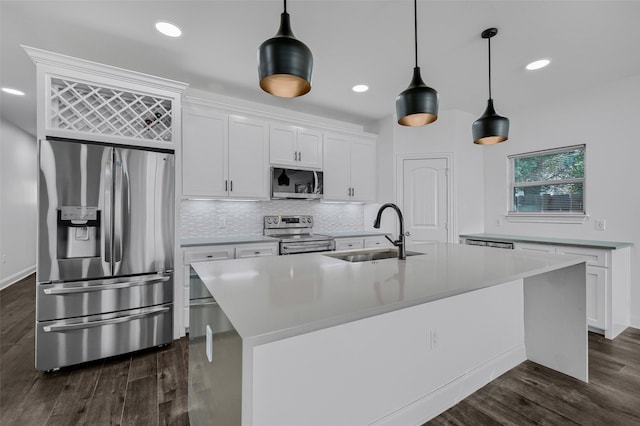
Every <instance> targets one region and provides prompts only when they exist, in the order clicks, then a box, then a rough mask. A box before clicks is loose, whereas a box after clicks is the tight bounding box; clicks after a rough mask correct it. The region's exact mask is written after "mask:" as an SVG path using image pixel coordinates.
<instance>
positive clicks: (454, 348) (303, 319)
mask: <svg viewBox="0 0 640 426" xmlns="http://www.w3.org/2000/svg"><path fill="white" fill-rule="evenodd" d="M421 251H423V252H424V253H423V254H420V255H414V256H409V257H407V259H406V260H404V261H399V260H398V259H395V258H391V259H384V260H377V261H368V262H360V263H352V262H347V261H344V260H341V259H338V258H335V257H331V256H330V255H325V254H304V255H295V256H277V257H269V258H255V259H241V260H230V261H219V262H201V263H199V264H197V265H194V266H193V268H194V270H195V272H196V273H197V276H198V277H199V280H198V281H199V282H200V284H201V285H204V286H205V287H206V289H207V290H208V292H209V293H210V294H211V295H212V296H213V297H214V298H215V299H216V301H217V303H218V304H219V307H220V308H221V312H223V313H224V315H223V316H224V317H225V318H224V319H220V318H219V314H215V315H210V316H208V317H207V316H204V317H203V318H205V321H204V323H202V324H201V325H200V326H197V327H196V328H197V329H198V331H197V332H195V333H193V332H194V331H195V330H192V334H193V336H190V368H189V386H190V388H189V411H190V413H189V414H190V420H191V422H192V424H195V425H197V424H207V423H208V424H211V422H212V421H214V424H215V420H217V419H218V420H219V421H220V422H223V423H220V424H242V425H274V424H277V425H299V424H305V425H313V424H318V425H327V424H332V425H343V424H344V425H359V424H377V425H383V424H389V425H392V424H393V425H397V424H421V423H422V422H424V421H426V420H428V419H430V418H432V417H434V416H435V415H437V414H439V413H440V412H442V411H444V410H446V409H447V408H449V407H450V406H452V405H454V404H455V403H457V402H458V401H459V400H461V399H463V398H464V397H466V396H467V395H469V394H470V393H472V392H474V391H475V390H477V389H479V388H480V387H482V386H483V385H484V384H486V383H488V382H489V381H491V380H493V379H494V378H496V377H497V376H499V375H500V374H502V373H504V372H505V371H507V370H509V369H511V368H513V367H514V366H516V365H517V364H519V363H520V362H522V361H524V360H525V359H530V360H532V361H534V362H537V363H540V364H542V365H545V366H547V367H550V368H553V369H555V370H558V371H561V372H563V373H565V374H568V375H570V376H573V377H576V378H578V379H580V380H584V381H587V379H588V376H587V326H586V293H585V263H584V259H580V258H572V257H569V256H555V255H547V254H527V253H520V252H515V251H509V250H500V249H494V248H486V247H473V246H464V245H457V244H433V245H425V246H422V247H421ZM227 319H228V321H229V323H230V324H231V325H232V327H233V328H231V327H224V328H222V329H219V330H216V327H217V325H216V323H218V324H219V323H221V322H225V321H227ZM207 321H208V322H207ZM194 326H195V324H194ZM192 352H193V353H192Z"/></svg>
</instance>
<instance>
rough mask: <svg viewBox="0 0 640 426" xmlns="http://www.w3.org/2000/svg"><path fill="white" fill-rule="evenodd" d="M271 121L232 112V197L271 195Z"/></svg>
mask: <svg viewBox="0 0 640 426" xmlns="http://www.w3.org/2000/svg"><path fill="white" fill-rule="evenodd" d="M268 138H269V125H268V124H267V123H266V122H264V121H261V120H256V119H252V118H246V117H238V116H229V197H232V198H249V199H268V198H269V181H268V177H267V175H268V169H269V168H268V164H269V158H268V155H269V149H268Z"/></svg>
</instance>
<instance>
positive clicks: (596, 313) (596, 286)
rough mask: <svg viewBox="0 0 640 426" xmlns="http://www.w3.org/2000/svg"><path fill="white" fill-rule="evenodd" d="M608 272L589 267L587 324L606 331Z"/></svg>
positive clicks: (596, 267)
mask: <svg viewBox="0 0 640 426" xmlns="http://www.w3.org/2000/svg"><path fill="white" fill-rule="evenodd" d="M606 297H607V270H606V269H605V268H601V267H598V266H587V324H588V325H589V326H591V327H595V328H598V329H600V330H605V329H606V328H607V320H606V306H607V300H606Z"/></svg>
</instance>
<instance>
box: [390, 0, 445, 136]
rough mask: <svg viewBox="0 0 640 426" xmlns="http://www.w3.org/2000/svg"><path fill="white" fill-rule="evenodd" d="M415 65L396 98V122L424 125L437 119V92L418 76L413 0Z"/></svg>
mask: <svg viewBox="0 0 640 426" xmlns="http://www.w3.org/2000/svg"><path fill="white" fill-rule="evenodd" d="M413 17H414V30H415V57H416V66H415V67H414V68H413V78H412V79H411V83H409V87H407V89H406V90H405V91H403V92H402V93H400V94H399V95H398V97H397V98H396V114H397V115H398V124H401V125H403V126H424V125H425V124H429V123H433V122H434V121H436V120H437V119H438V92H436V91H435V89H432V88H431V87H428V86H427V85H426V84H424V81H422V77H421V76H420V67H419V66H418V1H417V0H413Z"/></svg>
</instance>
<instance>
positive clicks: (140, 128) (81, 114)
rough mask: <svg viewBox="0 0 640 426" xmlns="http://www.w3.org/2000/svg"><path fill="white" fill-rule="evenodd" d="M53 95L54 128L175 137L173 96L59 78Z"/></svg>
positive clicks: (160, 138)
mask: <svg viewBox="0 0 640 426" xmlns="http://www.w3.org/2000/svg"><path fill="white" fill-rule="evenodd" d="M50 95H51V97H50V102H51V104H50V106H51V110H50V117H49V119H50V122H49V124H50V126H51V128H54V129H61V130H70V131H77V132H84V133H94V134H101V135H111V136H121V137H126V138H137V139H147V140H154V141H162V142H171V141H172V114H171V106H172V103H171V99H167V98H160V97H155V96H149V95H143V94H139V93H133V92H130V91H125V90H121V89H113V88H106V87H101V86H98V85H93V84H87V83H80V82H76V81H71V80H63V79H60V78H52V79H51V93H50Z"/></svg>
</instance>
